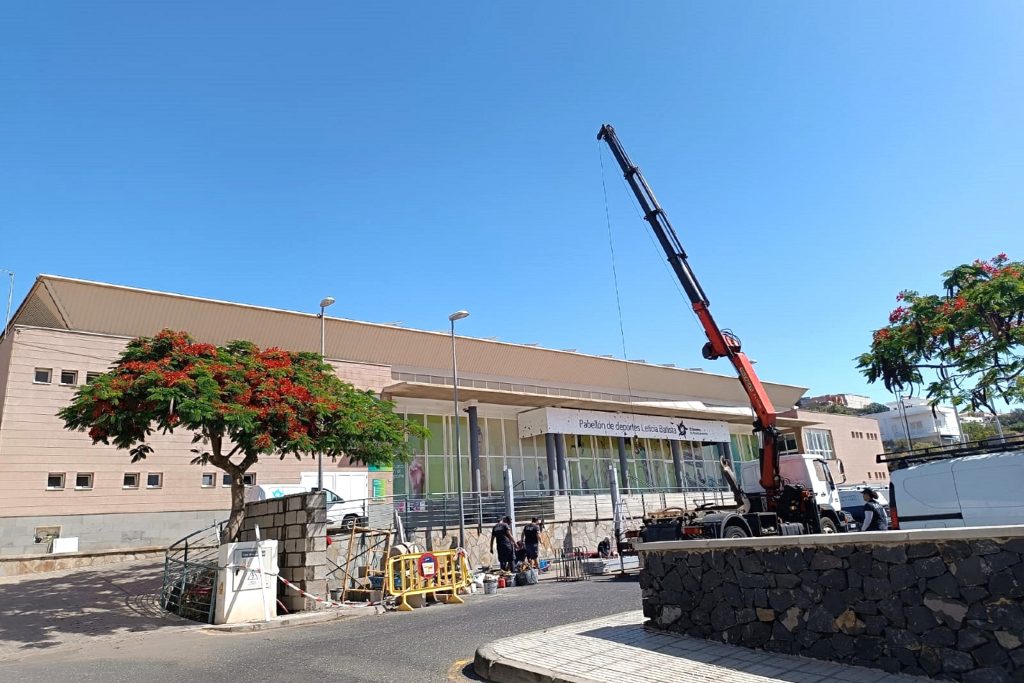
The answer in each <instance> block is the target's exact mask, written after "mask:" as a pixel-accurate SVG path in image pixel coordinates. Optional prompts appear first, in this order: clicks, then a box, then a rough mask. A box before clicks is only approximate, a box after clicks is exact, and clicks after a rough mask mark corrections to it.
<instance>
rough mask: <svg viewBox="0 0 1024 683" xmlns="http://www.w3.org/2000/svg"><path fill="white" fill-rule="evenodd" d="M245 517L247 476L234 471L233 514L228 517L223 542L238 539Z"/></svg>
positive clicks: (232, 480) (232, 482)
mask: <svg viewBox="0 0 1024 683" xmlns="http://www.w3.org/2000/svg"><path fill="white" fill-rule="evenodd" d="M243 519H245V478H244V475H243V473H242V472H233V473H232V474H231V516H230V517H228V525H227V526H226V527H224V533H223V535H222V537H221V542H222V543H232V542H234V541H237V540H238V533H239V532H240V531H241V530H242V520H243Z"/></svg>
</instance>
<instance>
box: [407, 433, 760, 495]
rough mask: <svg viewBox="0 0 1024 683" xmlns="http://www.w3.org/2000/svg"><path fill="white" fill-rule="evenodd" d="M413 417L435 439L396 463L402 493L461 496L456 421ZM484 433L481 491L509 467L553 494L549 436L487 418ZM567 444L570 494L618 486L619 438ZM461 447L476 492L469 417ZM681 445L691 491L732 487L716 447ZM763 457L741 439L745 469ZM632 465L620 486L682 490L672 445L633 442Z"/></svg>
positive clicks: (416, 444) (739, 456)
mask: <svg viewBox="0 0 1024 683" xmlns="http://www.w3.org/2000/svg"><path fill="white" fill-rule="evenodd" d="M405 417H406V418H407V419H408V420H410V421H411V422H414V423H416V424H420V425H423V426H425V427H427V429H429V430H430V436H429V437H428V438H427V439H425V440H424V439H418V438H415V437H414V438H412V439H411V442H410V446H411V450H412V454H413V460H412V462H411V463H409V464H408V465H404V464H402V463H396V464H395V477H394V487H395V493H396V494H399V495H404V494H412V495H422V494H425V493H445V492H450V491H457V490H458V488H459V469H460V468H459V467H458V466H457V465H456V462H455V457H454V453H455V450H456V449H455V440H454V429H453V427H454V418H453V417H452V416H450V415H421V414H407V415H406V416H405ZM479 427H480V431H479V434H478V446H479V452H480V458H481V459H480V487H481V490H484V491H501V490H502V476H503V472H504V469H505V468H506V467H509V468H511V469H512V473H513V477H514V478H515V484H516V487H517V489H518V490H526V491H544V490H550V489H551V488H552V484H553V482H551V481H549V479H550V478H551V477H550V473H549V472H548V463H547V446H546V442H545V437H544V436H536V437H529V438H525V439H520V438H519V425H518V423H517V421H516V420H514V419H501V418H485V417H481V418H480V420H479ZM562 438H564V442H563V443H564V446H565V457H566V463H567V465H568V471H567V474H568V479H569V486H570V488H572V489H573V490H577V491H597V490H606V489H608V488H609V487H610V485H611V484H610V482H609V481H608V467H609V465H613V466H614V467H615V469H616V471H618V470H619V454H618V444H617V442H616V439H614V438H611V437H603V436H583V435H571V434H568V435H565V436H564V437H562ZM459 441H460V448H459V450H460V452H461V455H462V466H461V470H462V472H461V474H462V481H463V487H464V488H469V487H470V482H471V479H470V472H469V459H470V458H469V452H470V449H469V424H468V421H467V420H466V418H464V417H460V420H459ZM678 443H679V446H680V455H681V460H682V465H683V468H682V469H683V471H682V477H683V485H684V486H686V487H693V488H700V489H705V488H707V489H720V488H724V487H725V481H724V479H723V478H722V473H721V466H720V465H719V455H718V450H717V447H716V446H715V445H708V444H700V443H691V442H685V441H684V442H678ZM757 453H758V442H757V439H756V437H754V436H753V435H750V434H742V435H733V437H732V457H733V460H734V461H735V462H736V463H737V464H738V463H740V462H743V461H746V460H756V459H757ZM626 461H627V469H628V481H627V482H621V481H620V482H619V483H620V484H623V485H628V486H630V487H638V488H645V489H646V488H653V489H657V488H667V487H674V486H675V466H674V464H673V461H672V449H671V445H670V443H669V442H668V441H663V440H659V439H644V438H632V439H630V438H627V439H626Z"/></svg>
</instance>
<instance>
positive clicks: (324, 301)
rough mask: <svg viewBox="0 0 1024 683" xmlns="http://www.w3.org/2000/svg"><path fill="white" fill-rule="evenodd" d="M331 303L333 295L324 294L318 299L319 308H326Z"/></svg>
mask: <svg viewBox="0 0 1024 683" xmlns="http://www.w3.org/2000/svg"><path fill="white" fill-rule="evenodd" d="M333 303H334V297H333V296H325V297H324V298H323V299H320V308H327V307H328V306H330V305H331V304H333Z"/></svg>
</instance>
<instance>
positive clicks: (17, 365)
mask: <svg viewBox="0 0 1024 683" xmlns="http://www.w3.org/2000/svg"><path fill="white" fill-rule="evenodd" d="M12 337H13V353H12V356H11V362H10V368H9V373H8V375H7V383H8V392H7V399H6V401H5V405H4V414H3V423H2V425H0V497H2V499H3V500H4V505H3V507H2V508H0V518H2V517H18V516H36V517H43V516H45V517H53V516H63V515H80V514H95V515H116V514H129V513H151V512H184V511H197V510H226V509H228V508H230V495H229V489H228V488H227V487H224V486H222V482H221V478H222V474H223V473H222V472H221V471H220V470H217V469H216V468H214V467H200V466H196V465H191V464H190V460H191V459H192V457H193V455H192V454H191V452H190V449H191V448H192V444H191V434H190V433H188V432H177V433H174V434H169V435H159V434H155V435H153V437H152V445H153V447H154V452H153V453H152V454H151V455H150V456H149V457H147V458H146V459H145V460H144V461H142V462H140V463H136V464H132V463H131V459H130V457H129V456H128V454H127V453H126V452H124V451H119V450H117V449H116V448H114V447H113V446H104V445H95V446H94V445H92V443H91V441H90V439H89V438H88V437H87V436H86V435H85V434H84V433H80V432H70V431H67V430H65V429H64V428H63V423H62V422H61V420H60V419H59V418H57V416H56V412H57V411H58V410H59V409H60V408H62V407H63V406H65V405H67V403H68V401H70V400H71V397H72V396H73V394H74V392H75V387H73V386H61V385H60V374H61V370H76V371H78V383H79V384H82V383H84V382H85V377H86V373H87V372H104V371H105V370H107V368H108V367H109V365H110V364H111V363H112V362H113V361H114V360H115V359H116V357H117V355H118V354H119V352H120V351H121V350H122V349H123V347H124V346H125V344H126V343H127V342H128V340H127V339H124V338H120V337H111V336H103V335H93V334H86V333H77V332H66V331H58V330H45V329H38V328H16V329H15V330H14V332H13V334H12ZM334 366H335V367H336V368H337V370H338V374H339V376H341V377H342V379H345V380H347V381H349V382H352V383H353V384H354V385H355V386H357V387H359V388H363V389H372V390H375V391H380V389H381V388H382V387H383V386H384V385H385V384H386V383H388V382H390V376H391V373H390V368H388V367H385V366H377V365H369V364H358V363H340V362H336V363H334ZM37 367H43V368H49V369H51V370H52V381H51V383H50V384H37V383H35V382H34V381H33V379H34V371H35V368H37ZM324 467H325V469H331V468H338V469H341V470H356V471H365V468H363V467H352V466H351V465H350V464H349V463H348V462H347V461H342V462H338V463H333V462H331V461H329V460H328V461H325V463H324ZM315 471H316V462H315V460H313V459H312V458H307V459H305V460H302V461H299V460H297V459H295V458H293V457H289V458H286V459H284V460H281V459H278V458H274V457H269V458H268V457H264V458H262V459H261V460H260V462H259V463H257V464H256V465H255V466H254V467H253V468H252V469H251V470H250V472H252V473H254V474H255V475H256V481H257V483H260V482H263V483H271V482H280V483H286V482H295V483H298V481H299V477H300V474H301V473H302V472H315ZM51 472H52V473H65V482H64V488H63V490H47V487H46V483H47V474H48V473H51ZM135 472H137V473H139V475H140V480H141V481H140V486H139V488H138V489H132V490H126V489H123V488H122V484H123V480H124V474H125V473H135ZM204 472H208V473H213V474H214V478H215V485H214V486H212V487H205V488H204V487H203V486H202V485H201V484H202V474H203V473H204ZM77 473H92V474H93V486H92V489H90V490H76V489H75V478H76V474H77ZM149 473H160V474H162V475H163V480H162V485H161V486H160V487H159V488H147V485H146V483H147V474H149ZM367 495H369V493H367ZM65 535H67V534H65Z"/></svg>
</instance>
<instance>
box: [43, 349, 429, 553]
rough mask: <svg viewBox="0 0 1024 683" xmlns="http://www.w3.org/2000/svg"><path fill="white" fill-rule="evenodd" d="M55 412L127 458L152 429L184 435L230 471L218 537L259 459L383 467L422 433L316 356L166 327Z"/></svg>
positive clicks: (209, 460)
mask: <svg viewBox="0 0 1024 683" xmlns="http://www.w3.org/2000/svg"><path fill="white" fill-rule="evenodd" d="M58 416H59V417H60V418H61V419H62V420H64V426H65V427H66V428H67V429H75V430H79V431H85V430H87V431H88V433H89V437H90V438H91V439H92V441H93V443H104V444H113V445H114V446H116V447H118V448H122V449H125V450H128V451H129V453H130V454H131V458H132V462H137V461H139V460H142V459H144V458H145V457H146V456H147V455H148V454H150V453H152V452H153V446H152V445H151V444H150V438H151V436H152V435H153V434H154V432H162V433H168V432H173V431H174V430H175V429H182V430H188V431H190V432H192V434H193V437H192V443H193V444H194V448H193V449H192V455H193V456H194V457H193V458H192V463H193V464H202V465H205V464H210V465H213V466H214V467H217V468H219V469H221V470H223V471H224V472H226V473H227V474H229V475H231V482H232V483H231V516H230V518H229V520H228V525H227V527H226V529H225V533H224V540H226V541H227V540H234V539H235V538H236V537H237V535H238V531H239V529H240V527H241V524H242V519H243V516H244V514H245V505H244V503H245V486H244V483H243V480H244V478H243V475H244V474H245V472H246V471H247V470H249V468H251V467H252V466H253V465H255V464H256V462H258V460H259V458H260V456H268V455H277V456H279V457H280V458H284V457H285V456H288V455H291V456H294V457H296V458H301V457H302V456H303V455H312V454H314V453H320V454H322V455H323V456H324V457H339V456H346V457H348V458H350V459H351V460H352V461H354V462H358V463H362V464H368V465H387V464H390V463H391V462H392V461H393V459H396V458H397V459H401V460H404V459H408V457H409V445H408V438H407V437H408V436H410V435H416V436H420V437H422V436H424V430H423V428H422V427H420V426H417V425H414V424H411V423H409V422H406V421H405V420H404V419H403V418H402V417H401V416H399V415H397V414H396V413H395V412H394V411H393V406H392V404H391V403H389V402H387V401H383V400H381V399H379V398H377V396H375V395H374V394H373V393H372V392H369V391H359V390H357V389H355V388H354V387H353V386H352V385H350V384H347V383H345V382H343V381H341V380H340V379H339V378H338V377H337V375H335V373H334V369H333V368H332V367H331V366H330V365H328V364H327V363H325V362H324V360H323V358H322V357H321V356H320V355H319V354H315V353H291V352H288V351H282V350H280V349H276V348H270V349H264V350H260V349H259V348H258V347H257V346H256V345H255V344H253V343H251V342H247V341H233V342H229V343H228V344H227V345H225V346H214V345H213V344H201V343H196V342H195V341H194V340H193V339H192V338H191V337H190V336H189V335H188V333H186V332H175V331H172V330H164V331H162V332H160V333H159V334H157V335H156V336H155V337H140V338H138V339H135V340H133V341H132V342H130V343H129V344H128V346H127V347H126V348H125V350H124V351H123V352H122V353H121V355H120V357H119V358H118V360H117V361H116V362H115V363H114V365H113V366H112V367H111V369H110V370H109V371H108V372H107V373H105V374H103V375H101V376H100V377H98V378H96V379H95V380H93V381H92V382H90V383H89V384H86V385H83V386H81V387H80V388H79V389H78V391H77V392H76V393H75V396H74V398H73V399H72V401H71V404H70V405H68V406H66V407H65V408H63V409H61V410H60V411H59V412H58Z"/></svg>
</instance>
